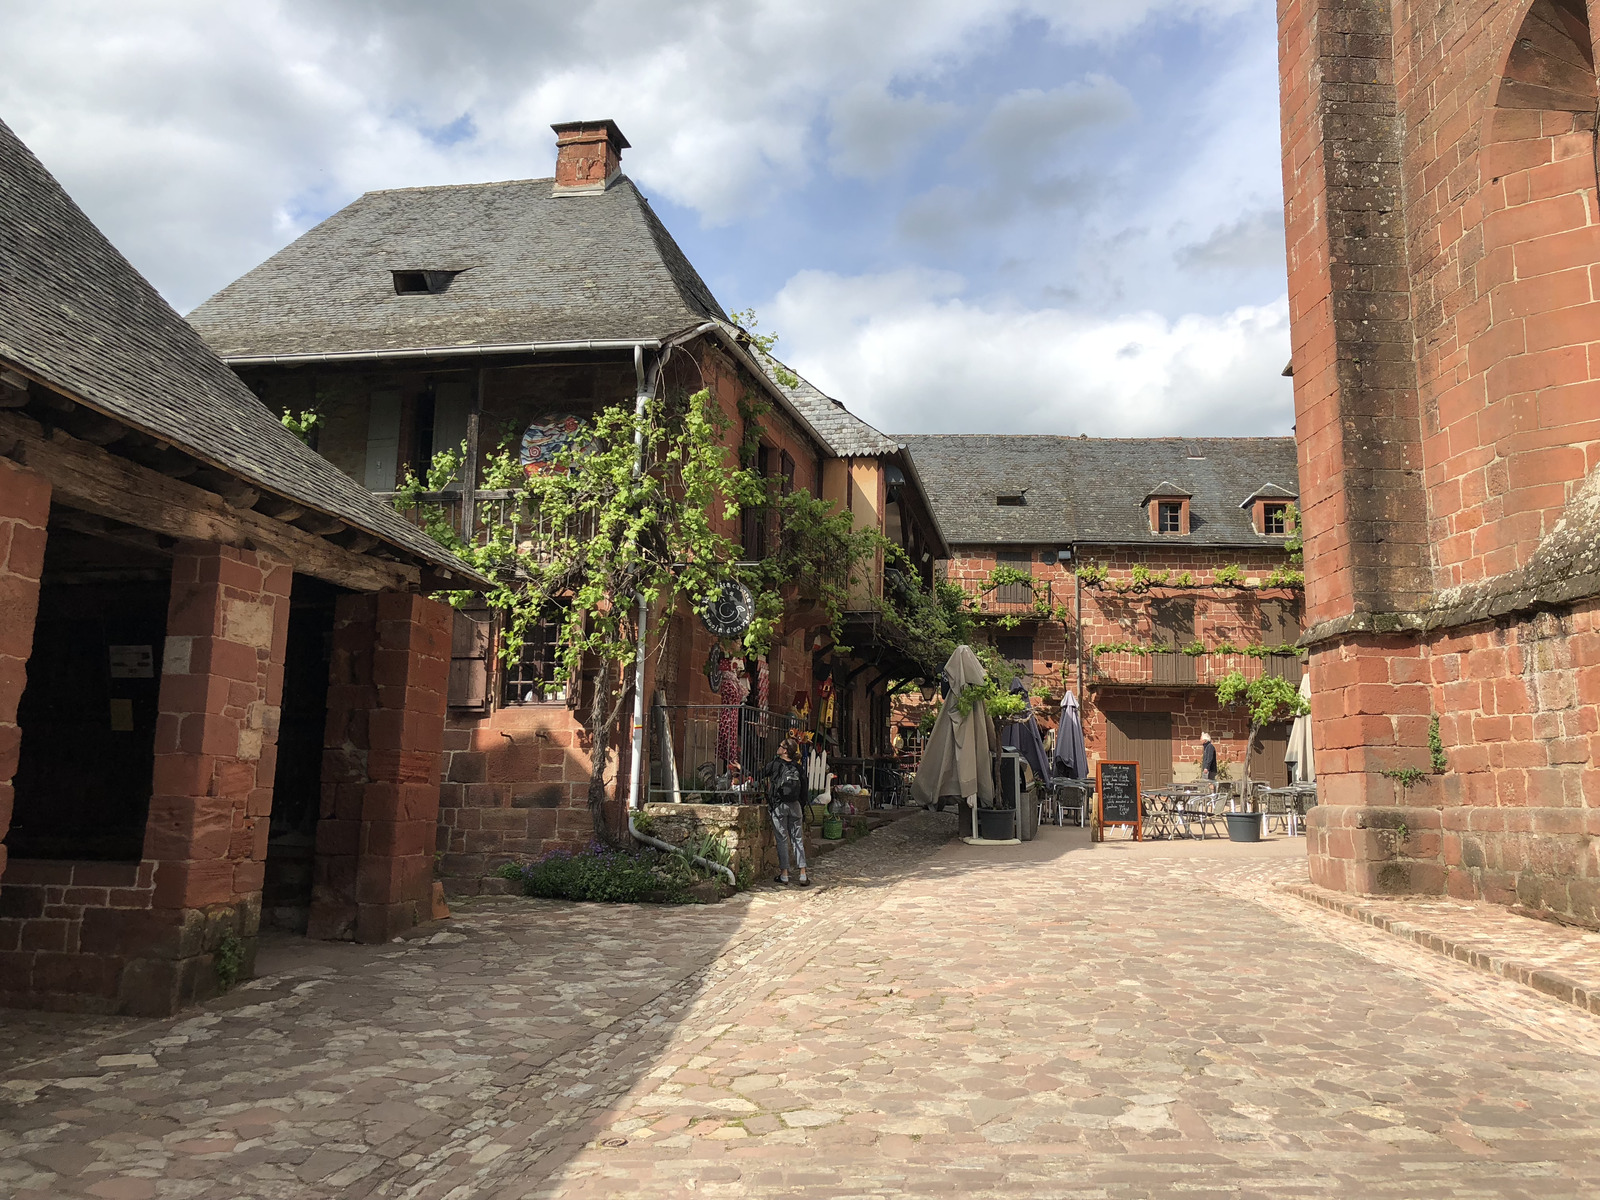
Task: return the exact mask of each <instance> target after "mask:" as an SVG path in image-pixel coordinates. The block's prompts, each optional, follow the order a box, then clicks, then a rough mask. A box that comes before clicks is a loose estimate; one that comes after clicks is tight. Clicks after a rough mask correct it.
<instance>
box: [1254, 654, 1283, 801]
mask: <svg viewBox="0 0 1600 1200" xmlns="http://www.w3.org/2000/svg"><path fill="white" fill-rule="evenodd" d="M1291 661H1293V660H1291ZM1252 749H1253V753H1252V754H1251V755H1250V778H1252V779H1261V780H1265V781H1266V783H1267V785H1268V786H1269V787H1275V788H1280V787H1288V786H1289V764H1288V763H1286V762H1284V761H1283V756H1284V755H1285V754H1286V753H1288V750H1289V726H1288V725H1268V726H1267V727H1266V728H1265V729H1263V730H1262V731H1261V732H1260V733H1259V734H1257V735H1256V744H1255V746H1254V747H1253V748H1252Z"/></svg>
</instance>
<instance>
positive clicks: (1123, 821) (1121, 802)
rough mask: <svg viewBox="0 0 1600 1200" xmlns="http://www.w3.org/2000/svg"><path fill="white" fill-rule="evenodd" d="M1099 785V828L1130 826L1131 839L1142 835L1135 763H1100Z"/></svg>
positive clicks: (1136, 764)
mask: <svg viewBox="0 0 1600 1200" xmlns="http://www.w3.org/2000/svg"><path fill="white" fill-rule="evenodd" d="M1098 773H1099V782H1100V825H1101V828H1104V827H1105V826H1107V825H1132V826H1133V836H1134V837H1135V838H1138V837H1140V836H1141V835H1142V833H1143V822H1142V820H1141V814H1140V810H1139V764H1138V763H1136V762H1102V763H1100V764H1099V768H1098Z"/></svg>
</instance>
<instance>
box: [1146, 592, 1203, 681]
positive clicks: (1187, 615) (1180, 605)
mask: <svg viewBox="0 0 1600 1200" xmlns="http://www.w3.org/2000/svg"><path fill="white" fill-rule="evenodd" d="M1194 608H1195V602H1194V601H1193V600H1192V599H1190V598H1188V597H1184V596H1168V597H1163V598H1161V599H1158V600H1152V601H1151V602H1150V623H1151V625H1152V626H1153V627H1154V629H1155V640H1156V644H1157V645H1160V646H1173V647H1180V646H1187V645H1188V644H1189V643H1190V642H1192V641H1194ZM1150 681H1151V682H1152V683H1160V684H1170V685H1174V686H1182V685H1184V684H1190V683H1193V682H1195V669H1194V659H1193V658H1191V657H1190V656H1189V655H1187V654H1183V653H1179V652H1177V651H1176V650H1173V651H1168V652H1165V653H1162V652H1157V653H1155V654H1152V655H1151V656H1150Z"/></svg>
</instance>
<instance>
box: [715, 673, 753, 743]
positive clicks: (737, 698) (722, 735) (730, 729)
mask: <svg viewBox="0 0 1600 1200" xmlns="http://www.w3.org/2000/svg"><path fill="white" fill-rule="evenodd" d="M749 694H750V681H749V680H748V679H746V678H745V677H744V659H742V658H734V657H732V656H729V657H727V658H724V659H723V660H722V687H721V689H720V690H719V696H720V699H721V700H722V709H721V711H720V712H718V714H717V757H718V758H720V759H722V761H723V762H724V763H730V762H738V761H739V706H740V705H742V704H743V703H744V698H745V697H746V696H748V695H749ZM740 765H741V766H742V765H743V764H740Z"/></svg>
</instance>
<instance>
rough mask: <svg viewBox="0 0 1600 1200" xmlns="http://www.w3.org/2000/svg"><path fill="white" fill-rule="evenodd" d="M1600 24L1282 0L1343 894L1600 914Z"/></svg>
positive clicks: (1294, 273)
mask: <svg viewBox="0 0 1600 1200" xmlns="http://www.w3.org/2000/svg"><path fill="white" fill-rule="evenodd" d="M1597 10H1600V5H1596V4H1594V3H1588V4H1585V3H1584V2H1583V0H1516V2H1513V3H1503V2H1497V0H1462V2H1461V3H1455V4H1449V5H1439V4H1423V3H1417V2H1399V3H1395V4H1393V5H1373V4H1365V3H1360V2H1359V0H1280V4H1279V28H1280V35H1281V37H1280V52H1281V53H1280V68H1281V78H1282V101H1283V148H1284V180H1285V194H1286V214H1287V222H1288V235H1289V236H1288V247H1289V270H1290V309H1291V318H1292V322H1293V344H1294V374H1295V399H1296V417H1297V436H1298V439H1299V445H1300V457H1301V485H1302V489H1301V490H1302V493H1303V499H1302V510H1303V513H1304V517H1305V530H1306V569H1307V574H1308V595H1309V597H1310V613H1309V619H1310V621H1311V622H1312V623H1313V628H1312V629H1311V630H1310V632H1309V634H1308V637H1309V640H1310V641H1311V642H1312V643H1313V655H1312V666H1311V670H1312V680H1313V684H1314V689H1315V690H1314V695H1313V700H1312V715H1313V730H1314V733H1313V736H1314V739H1315V742H1316V746H1317V766H1318V777H1319V783H1320V785H1321V790H1322V796H1321V799H1322V801H1323V803H1322V804H1321V805H1320V806H1319V808H1318V809H1317V810H1316V812H1315V814H1314V816H1313V820H1312V821H1311V822H1310V825H1311V829H1310V839H1309V848H1310V852H1311V870H1312V875H1313V878H1314V879H1315V880H1316V881H1317V882H1319V883H1322V884H1324V885H1326V886H1329V887H1336V888H1340V889H1344V890H1349V891H1358V892H1387V893H1407V892H1421V893H1433V894H1438V893H1443V892H1449V893H1450V894H1452V895H1456V896H1460V897H1463V898H1479V899H1487V900H1492V901H1496V902H1500V903H1508V904H1515V905H1517V906H1520V907H1522V908H1525V909H1527V910H1529V911H1535V912H1539V913H1541V914H1544V915H1550V916H1555V917H1557V918H1559V919H1562V920H1569V921H1575V922H1579V923H1582V924H1588V925H1596V924H1600V914H1597V913H1596V910H1595V893H1594V887H1595V879H1596V875H1597V869H1596V864H1595V861H1594V859H1595V856H1594V851H1593V846H1594V843H1593V840H1592V839H1593V837H1594V835H1595V834H1596V833H1600V827H1596V826H1595V824H1594V822H1593V819H1592V812H1593V811H1594V808H1595V807H1600V791H1597V790H1596V788H1595V784H1596V782H1600V780H1597V779H1596V777H1595V776H1594V775H1593V773H1592V772H1591V771H1590V769H1589V764H1590V763H1591V762H1592V761H1593V750H1594V748H1595V747H1594V746H1593V745H1592V744H1591V737H1592V733H1593V731H1594V728H1595V725H1596V709H1595V707H1594V706H1595V702H1596V700H1597V699H1600V696H1596V695H1595V694H1594V689H1593V688H1592V687H1591V686H1590V680H1589V672H1590V669H1591V663H1592V656H1591V649H1592V647H1590V640H1591V639H1592V637H1593V632H1592V626H1593V621H1594V603H1595V602H1594V600H1593V599H1592V598H1591V594H1592V593H1593V592H1594V590H1595V589H1594V587H1593V585H1592V582H1585V578H1586V576H1585V571H1586V570H1587V569H1588V568H1586V567H1584V565H1583V564H1582V563H1581V562H1579V561H1576V560H1573V559H1571V558H1570V556H1568V557H1563V556H1562V555H1561V554H1560V553H1558V552H1557V551H1558V550H1559V545H1560V540H1561V538H1563V537H1566V538H1571V537H1573V536H1575V535H1577V536H1579V540H1580V541H1581V540H1582V537H1583V536H1586V535H1585V534H1584V531H1587V530H1590V529H1593V528H1594V526H1595V523H1596V519H1595V512H1594V509H1593V506H1592V505H1591V504H1589V503H1588V502H1587V501H1586V500H1585V498H1584V492H1583V489H1584V488H1585V486H1586V485H1589V486H1590V487H1591V488H1592V485H1593V483H1594V479H1595V471H1596V467H1597V466H1600V334H1597V332H1596V330H1597V329H1600V294H1597V292H1596V287H1597V286H1600V208H1597V186H1596V185H1597V180H1596V170H1595V162H1596V157H1595V152H1596V143H1595V132H1594V131H1595V114H1596V109H1597V107H1600V105H1597V96H1600V88H1597V86H1596V79H1595V69H1594V55H1593V39H1592V36H1591V30H1592V29H1593V27H1594V24H1595V19H1596V17H1597V15H1600V12H1597ZM1408 391H1409V392H1410V393H1411V394H1414V396H1415V410H1414V418H1415V422H1416V426H1415V428H1416V430H1417V435H1416V439H1415V442H1414V443H1413V441H1412V440H1411V434H1410V430H1411V428H1412V425H1411V422H1412V413H1411V411H1410V410H1409V409H1408V408H1407V406H1406V404H1405V403H1404V401H1405V397H1406V395H1407V394H1408ZM1375 447H1376V448H1377V449H1376V451H1375ZM1382 472H1390V473H1389V474H1387V475H1382ZM1380 477H1382V478H1384V479H1386V480H1387V484H1386V486H1385V487H1384V488H1383V489H1380V490H1378V491H1374V490H1373V489H1372V486H1371V485H1372V484H1373V483H1374V482H1375V481H1377V480H1379V479H1380ZM1417 485H1420V486H1417ZM1384 492H1387V493H1388V495H1387V499H1386V498H1385V496H1384V494H1383V493H1384ZM1419 497H1420V501H1421V506H1420V507H1419V505H1418V498H1419ZM1363 504H1365V505H1366V507H1365V508H1363V507H1362V506H1363ZM1374 514H1377V515H1378V516H1379V517H1383V518H1385V520H1384V521H1379V520H1376V519H1374ZM1419 534H1420V535H1421V540H1420V543H1419V542H1418V535H1419ZM1419 544H1420V548H1421V549H1422V551H1423V552H1424V553H1423V554H1422V555H1421V556H1420V557H1419V556H1417V555H1416V554H1415V553H1414V551H1415V550H1416V548H1417V547H1418V545H1419ZM1530 571H1532V572H1534V574H1531V575H1530V574H1529V572H1530ZM1540 589H1542V592H1541V596H1542V598H1541V599H1539V600H1537V601H1535V599H1534V595H1535V592H1536V590H1540ZM1435 720H1436V721H1437V723H1438V732H1439V738H1440V742H1441V744H1442V748H1443V751H1444V754H1445V757H1446V760H1447V763H1446V766H1445V768H1444V770H1443V772H1442V773H1439V774H1434V773H1433V762H1432V759H1431V755H1430V750H1429V745H1428V740H1429V729H1430V724H1431V723H1432V722H1433V721H1435ZM1407 769H1412V770H1419V771H1422V772H1424V776H1423V778H1422V779H1421V781H1419V782H1416V783H1412V784H1410V785H1409V786H1408V785H1406V784H1405V783H1403V782H1402V781H1401V780H1397V779H1396V778H1395V777H1394V773H1395V772H1398V771H1403V770H1407ZM1384 772H1389V773H1390V774H1389V775H1385V774H1384Z"/></svg>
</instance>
